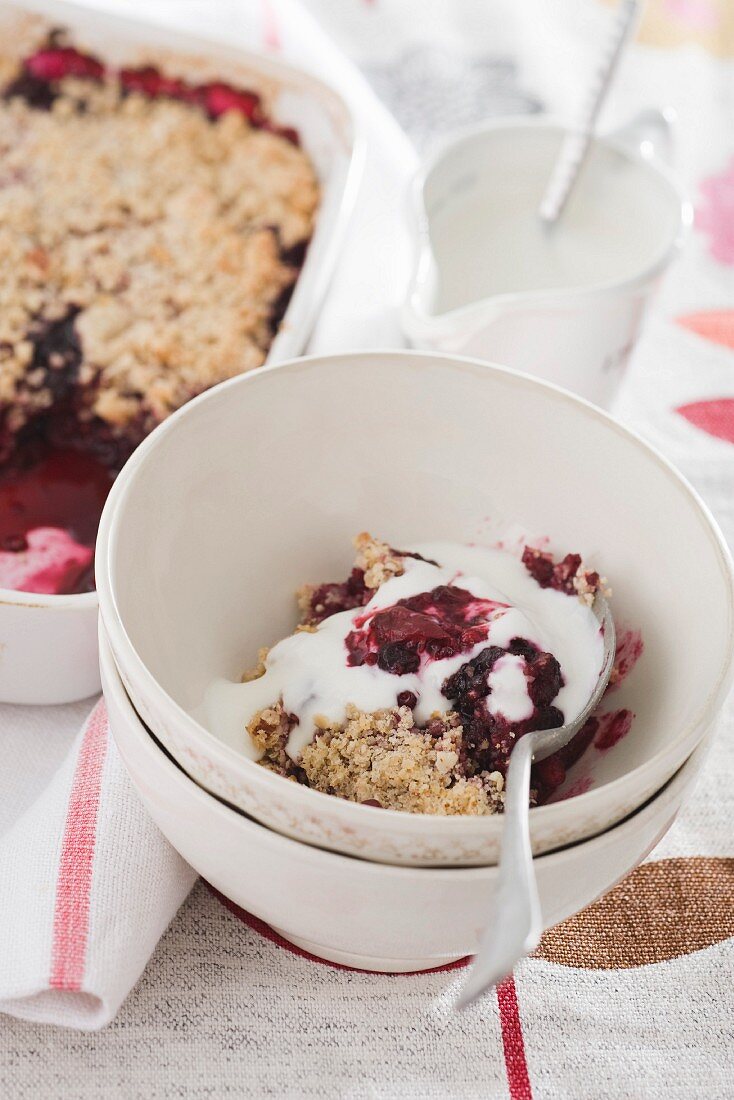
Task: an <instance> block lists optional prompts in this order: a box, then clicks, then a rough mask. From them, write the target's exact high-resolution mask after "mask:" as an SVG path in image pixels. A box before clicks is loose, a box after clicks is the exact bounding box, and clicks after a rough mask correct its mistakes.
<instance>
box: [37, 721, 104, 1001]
mask: <svg viewBox="0 0 734 1100" xmlns="http://www.w3.org/2000/svg"><path fill="white" fill-rule="evenodd" d="M106 754H107V711H106V710H105V706H104V702H103V701H102V700H100V701H99V703H98V704H97V706H96V707H95V708H94V710H93V711H92V714H91V715H90V717H89V721H88V723H87V728H86V730H85V731H84V737H83V739H82V744H81V748H80V749H79V757H78V759H77V763H76V771H75V773H74V779H73V782H72V785H71V794H70V796H69V807H68V809H67V811H66V825H65V828H64V838H63V841H62V845H61V859H60V860H59V871H58V878H57V880H56V904H55V909H54V924H53V939H52V946H51V978H50V985H51V988H52V989H62V990H65V991H66V992H78V991H79V990H80V989H81V987H82V980H83V978H84V964H85V961H86V953H87V936H88V933H89V909H90V901H91V892H92V870H93V867H94V845H95V841H96V837H97V814H98V811H99V798H100V789H101V786H102V767H103V765H104V760H105V756H106Z"/></svg>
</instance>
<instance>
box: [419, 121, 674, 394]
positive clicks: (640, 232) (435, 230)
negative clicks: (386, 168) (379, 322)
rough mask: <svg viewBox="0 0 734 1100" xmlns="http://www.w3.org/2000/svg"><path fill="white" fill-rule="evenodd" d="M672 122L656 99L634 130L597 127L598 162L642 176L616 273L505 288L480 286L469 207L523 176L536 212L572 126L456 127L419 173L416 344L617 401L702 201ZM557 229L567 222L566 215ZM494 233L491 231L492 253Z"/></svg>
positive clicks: (607, 171)
mask: <svg viewBox="0 0 734 1100" xmlns="http://www.w3.org/2000/svg"><path fill="white" fill-rule="evenodd" d="M670 126H671V119H670V115H669V114H668V113H664V112H661V111H657V110H654V109H651V110H647V111H644V112H642V113H641V114H640V115H638V116H636V117H635V118H634V119H633V120H632V121H631V122H630V123H629V124H628V125H627V126H625V127H624V128H623V129H621V130H619V131H616V132H615V133H613V134H608V135H606V136H604V137H601V138H596V139H595V140H594V142H593V144H592V148H591V150H590V154H589V157H590V163H593V166H594V167H593V170H594V171H601V172H602V173H604V175H602V177H601V178H602V180H604V179H606V178H607V177H608V178H609V181H610V185H611V184H613V183H614V180H613V178H612V177H613V174H614V173H626V179H627V182H628V184H629V181H630V180H631V181H632V184H631V188H632V189H631V191H630V195H631V196H632V204H631V209H632V210H633V215H632V216H631V217H629V218H625V219H621V220H622V221H623V224H619V226H618V227H616V226H615V227H614V228H615V232H616V231H617V228H618V232H619V234H627V235H629V236H628V238H624V237H622V238H620V241H621V242H623V243H626V244H628V245H629V253H630V261H629V263H628V264H627V265H626V268H625V269H624V270H621V271H620V272H619V273H618V274H617V275H616V277H614V278H612V279H611V280H609V279H607V280H606V281H605V280H604V279H603V278H602V279H601V280H600V281H596V280H595V278H594V275H593V273H591V274H589V275H588V276H587V277H586V278H585V279H584V280H583V281H582V283H581V284H580V285H575V286H559V285H556V286H552V287H543V286H539V287H537V288H536V289H522V290H520V291H517V290H510V291H508V292H504V291H503V289H502V288H501V287H495V288H494V289H493V292H492V293H490V294H488V295H485V296H479V297H476V295H473V294H472V287H471V286H470V285H469V284H470V283H471V278H470V277H469V275H468V272H469V271H471V270H472V266H471V265H472V263H474V265H475V266H476V259H477V256H476V241H475V240H474V239H473V238H472V236H471V234H472V232H473V226H472V227H469V226H468V225H467V224H462V222H461V219H462V218H463V217H464V216H465V213H464V212H465V211H468V210H469V209H470V207H473V209H474V217H475V219H476V210H477V205H476V204H477V202H486V203H492V202H496V203H498V204H501V202H502V190H503V188H504V189H506V188H507V187H508V186H511V187H522V188H523V189H524V190H523V196H524V195H525V193H526V192H527V202H528V211H527V213H528V217H529V218H532V217H536V216H537V213H536V211H537V202H539V199H540V195H541V194H542V190H543V187H544V184H545V182H546V180H547V179H548V175H549V174H550V170H551V167H552V164H553V160H554V157H555V155H556V152H557V150H558V148H559V146H560V142H561V140H562V137H563V133H564V129H563V127H562V126H561V125H560V124H558V123H557V122H554V121H552V120H548V119H545V118H538V117H533V116H530V117H527V118H524V117H520V118H517V117H515V118H504V119H495V120H492V121H491V122H488V123H483V124H482V125H481V126H477V127H474V128H472V129H470V130H465V131H462V132H461V133H460V134H459V135H458V136H454V137H452V138H451V139H450V140H449V141H448V142H447V143H446V144H444V145H443V146H442V147H441V148H440V149H439V150H438V152H437V153H436V154H435V155H434V156H433V157H432V159H431V160H430V161H429V163H428V164H427V166H426V167H425V168H424V170H423V171H422V172H421V173H420V175H419V177H418V178H417V179H416V180H415V181H414V185H413V189H412V193H411V203H412V213H413V219H412V220H413V231H414V238H415V255H414V268H413V274H412V279H411V283H410V287H409V292H408V297H407V300H406V302H405V305H404V308H403V327H404V330H405V333H406V335H407V336H408V339H409V340H410V341H411V343H413V344H414V345H415V346H416V347H420V348H427V349H433V350H437V351H444V352H451V353H454V354H465V355H472V356H478V357H480V358H484V359H488V360H491V361H494V362H498V363H503V364H505V365H507V366H510V367H515V368H517V369H518V370H523V371H527V372H528V373H530V374H534V375H537V376H539V377H541V378H546V379H548V380H549V381H552V382H556V383H558V384H559V385H562V386H565V387H566V388H568V389H571V390H574V391H575V392H577V393H579V394H581V395H582V396H583V397H586V398H588V399H589V400H591V401H594V402H595V403H596V404H598V405H602V406H605V407H607V406H608V405H609V404H610V403H611V401H612V399H613V397H614V394H615V392H616V389H617V387H618V385H619V382H620V380H621V378H622V374H623V370H624V366H625V364H626V362H627V360H628V358H629V355H630V353H631V351H632V349H633V347H634V345H635V341H636V340H637V337H638V335H639V332H640V328H641V324H642V320H643V316H644V311H645V308H646V306H647V305H648V303H649V301H650V298H651V295H652V294H653V291H654V290H655V288H656V286H657V284H658V283H659V281H660V279H661V277H662V275H663V273H664V272H665V270H666V269H667V267H668V265H669V264H670V262H671V260H672V259H673V258H674V256H675V254H676V252H677V251H678V249H679V247H680V245H681V242H682V239H683V236H684V232H685V230H686V228H687V227H688V226H689V225H690V224H691V222H692V220H693V212H692V208H691V205H690V203H689V202H688V200H687V199H686V197H685V196H684V194H683V192H682V191H681V189H680V187H679V186H678V184H677V183H676V181H675V179H674V177H673V175H672V174H671V172H670V170H669V168H668V167H667V165H666V160H667V158H668V157H669V155H670V151H671V144H672V140H671V130H670ZM536 193H537V194H536ZM505 194H507V192H506V190H505ZM522 201H523V202H524V201H525V199H524V198H523V200H522ZM600 202H602V203H603V196H602V197H600ZM495 210H496V208H495ZM466 216H468V215H466ZM457 219H458V220H457ZM447 226H448V227H451V226H453V227H454V228H455V229H456V232H455V233H452V232H451V229H450V228H449V229H448V230H447ZM554 231H557V232H562V231H563V226H562V225H560V224H559V226H557V227H555V229H554ZM491 241H492V238H491V236H489V237H488V238H487V240H486V244H487V250H488V251H487V260H486V262H487V263H491ZM482 247H484V245H482ZM505 247H507V242H505ZM482 262H484V259H483V261H482ZM604 266H605V265H604V264H602V263H600V267H604ZM607 266H608V265H607ZM474 289H476V288H474Z"/></svg>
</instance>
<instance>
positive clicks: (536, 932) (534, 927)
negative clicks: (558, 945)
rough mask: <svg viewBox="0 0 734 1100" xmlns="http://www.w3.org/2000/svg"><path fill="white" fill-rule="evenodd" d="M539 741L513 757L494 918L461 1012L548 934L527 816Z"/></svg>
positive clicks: (528, 740) (530, 740) (529, 740)
mask: <svg viewBox="0 0 734 1100" xmlns="http://www.w3.org/2000/svg"><path fill="white" fill-rule="evenodd" d="M534 740H535V735H534V734H532V733H528V734H526V735H525V736H524V737H522V738H521V739H520V740H519V741H518V742H517V744H516V745H515V747H514V749H513V750H512V755H511V756H510V764H509V767H508V769H507V777H506V785H505V812H504V826H503V832H502V850H501V853H500V864H499V875H498V880H497V893H496V898H495V906H494V913H493V919H492V921H491V922H490V924H489V926H488V928H487V929H486V931H485V933H484V935H483V936H482V941H481V944H480V946H479V951H478V952H477V955H476V957H475V959H474V965H473V966H472V969H471V971H470V973H469V977H468V978H467V980H466V982H465V984H464V987H463V989H462V990H461V992H460V994H459V998H458V1001H457V1008H465V1007H466V1006H467V1005H469V1004H471V1002H472V1001H475V1000H476V999H477V997H480V996H481V995H482V993H484V991H485V990H486V989H489V987H490V986H493V985H496V984H497V983H498V982H500V981H502V979H503V978H506V977H507V975H508V974H510V973H511V971H512V968H513V967H514V965H515V963H517V962H518V960H519V959H521V958H523V957H524V956H525V955H527V954H528V953H529V952H530V951H532V950H534V948H536V947H537V946H538V942H539V940H540V936H541V933H542V931H543V924H542V918H541V912H540V901H539V898H538V887H537V885H536V882H535V870H534V867H533V853H532V849H531V847H530V822H529V816H528V813H529V795H530V766H531V764H532V762H533V744H534Z"/></svg>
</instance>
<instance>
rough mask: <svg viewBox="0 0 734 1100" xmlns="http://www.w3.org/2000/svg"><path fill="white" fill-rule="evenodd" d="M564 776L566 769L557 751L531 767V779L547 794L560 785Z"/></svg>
mask: <svg viewBox="0 0 734 1100" xmlns="http://www.w3.org/2000/svg"><path fill="white" fill-rule="evenodd" d="M565 778H566V769H565V767H564V765H563V761H562V760H561V759H560V757H559V755H558V753H554V754H553V755H552V756H548V757H546V759H545V760H541V761H540V763H538V764H535V766H534V767H533V781H534V782H537V784H538V786H539V787H540V788H541V789H542V790H543V793H544V794H545V795H546V796H547V795H549V794H550V793H551V792H552V791H554V790H555V789H556V788H557V787H560V785H561V783H563V781H564V779H565Z"/></svg>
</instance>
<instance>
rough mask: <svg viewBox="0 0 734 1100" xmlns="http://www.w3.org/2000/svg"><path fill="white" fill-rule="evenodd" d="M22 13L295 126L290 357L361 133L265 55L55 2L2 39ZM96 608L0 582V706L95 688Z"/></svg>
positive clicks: (356, 172) (285, 348) (7, 17)
mask: <svg viewBox="0 0 734 1100" xmlns="http://www.w3.org/2000/svg"><path fill="white" fill-rule="evenodd" d="M29 13H38V14H39V15H40V16H42V17H43V18H45V19H47V20H48V21H49V24H50V25H52V26H55V27H58V26H62V27H70V28H71V29H72V30H73V32H74V37H75V41H76V43H77V44H78V45H80V46H82V47H83V48H89V49H91V50H92V51H96V52H98V53H100V54H101V55H102V56H103V57H105V58H107V59H109V60H110V61H112V62H113V63H114V64H117V65H122V64H138V63H140V62H141V61H144V60H146V59H150V58H151V57H152V58H153V59H155V60H157V61H158V62H159V63H161V64H164V65H166V64H168V65H169V66H170V67H171V69H172V70H173V71H176V70H177V67H181V66H183V67H184V68H183V69H182V70H181V71H186V72H189V71H195V72H196V73H198V74H199V76H200V78H201V79H210V78H212V77H213V76H223V77H225V78H228V79H231V80H234V81H239V82H243V83H244V84H246V85H247V86H249V87H254V88H257V89H258V90H259V91H261V92H262V93H263V95H264V97H265V98H266V102H267V103H268V105H269V106H270V108H271V109H272V111H273V113H274V115H275V116H276V117H277V118H278V119H279V120H281V121H283V122H285V123H288V124H291V125H293V126H295V127H296V128H297V129H298V131H299V133H300V134H301V137H302V140H303V145H304V147H305V149H306V150H307V151H308V153H309V154H310V156H311V157H312V159H313V162H314V164H315V166H316V170H317V173H318V176H319V179H320V181H321V185H322V203H321V207H320V210H319V218H318V222H317V225H316V230H315V232H314V235H313V238H312V240H311V244H310V246H309V249H308V254H307V257H306V262H305V263H304V266H303V270H302V272H301V274H300V276H299V279H298V283H297V284H296V288H295V290H294V293H293V296H292V297H291V300H290V302H289V304H288V309H287V311H286V313H285V316H284V318H283V322H282V324H281V326H280V331H279V333H278V335H277V336H276V338H275V340H274V341H273V344H272V346H271V349H270V353H269V355H268V362H269V363H277V362H280V361H281V360H283V359H287V358H288V357H290V356H293V355H298V354H299V353H300V352H301V351H302V350H303V348H304V346H305V344H306V340H307V339H308V336H309V333H310V330H311V327H312V325H313V322H314V320H315V317H316V311H317V310H318V307H319V305H320V303H321V299H322V297H323V294H324V292H325V290H326V287H327V285H328V282H329V279H330V277H331V274H332V272H333V269H334V265H335V262H336V258H337V255H338V252H339V249H340V247H341V243H342V241H343V237H344V232H345V230H346V225H347V222H348V220H349V216H350V214H351V211H352V207H353V205H354V200H355V197H356V189H357V186H358V183H359V177H360V174H361V169H362V158H363V145H362V139H361V137H359V135H357V134H356V133H355V129H354V120H353V118H352V115H351V113H350V111H349V108H348V107H347V105H346V103H345V102H344V100H343V99H342V98H341V96H340V95H338V94H337V93H336V92H335V91H333V90H332V89H331V88H329V87H327V86H326V85H325V84H322V83H321V82H320V81H319V80H316V79H314V78H313V77H312V76H310V75H308V74H306V73H304V72H301V71H300V70H298V69H295V68H293V67H292V66H290V65H287V64H285V63H284V62H281V61H277V60H273V59H272V58H270V57H264V56H260V55H258V54H252V53H249V52H247V51H244V50H241V49H239V48H237V47H234V46H229V45H225V44H223V43H221V42H207V41H205V40H202V39H200V38H198V37H197V38H192V37H190V36H187V35H185V34H180V33H178V32H176V31H172V30H171V29H170V27H162V26H156V24H154V23H153V24H151V23H143V22H140V23H139V22H136V21H134V20H128V19H124V18H119V17H117V16H113V15H108V14H107V13H104V12H100V11H94V10H92V9H90V8H86V7H78V6H76V5H74V4H66V3H63V2H60V0H26V2H25V3H24V4H23V7H22V8H20V7H16V6H14V5H13V4H7V3H4V2H0V31H1V32H2V34H3V35H4V37H5V39H6V40H8V41H13V40H19V39H21V38H22V36H23V34H24V32H25V30H26V28H27V25H28V23H29V20H32V19H34V18H35V14H29ZM97 607H98V601H97V595H96V593H94V592H92V593H85V594H83V595H73V596H40V595H31V594H28V593H26V592H12V591H10V590H8V589H0V650H1V651H2V660H0V703H67V702H71V701H73V700H75V699H83V698H86V696H88V695H93V694H94V693H96V692H98V691H99V686H100V685H99V661H98V658H97Z"/></svg>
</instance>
